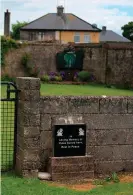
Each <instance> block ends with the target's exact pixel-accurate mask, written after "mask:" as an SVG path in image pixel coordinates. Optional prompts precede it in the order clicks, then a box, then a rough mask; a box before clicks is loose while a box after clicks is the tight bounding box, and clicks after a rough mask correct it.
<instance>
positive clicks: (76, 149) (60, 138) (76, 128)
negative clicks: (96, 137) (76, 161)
mask: <svg viewBox="0 0 133 195" xmlns="http://www.w3.org/2000/svg"><path fill="white" fill-rule="evenodd" d="M53 141H54V151H53V152H54V157H67V156H85V154H86V125H85V124H78V125H55V127H54V131H53Z"/></svg>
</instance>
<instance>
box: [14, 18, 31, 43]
mask: <svg viewBox="0 0 133 195" xmlns="http://www.w3.org/2000/svg"><path fill="white" fill-rule="evenodd" d="M27 24H28V22H19V21H17V23H16V24H12V33H11V37H12V38H13V39H15V40H19V39H20V28H22V27H23V26H25V25H27Z"/></svg>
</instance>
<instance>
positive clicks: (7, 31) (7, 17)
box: [4, 9, 10, 36]
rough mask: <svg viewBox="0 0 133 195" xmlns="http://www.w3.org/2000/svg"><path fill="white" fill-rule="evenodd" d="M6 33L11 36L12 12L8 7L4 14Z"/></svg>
mask: <svg viewBox="0 0 133 195" xmlns="http://www.w3.org/2000/svg"><path fill="white" fill-rule="evenodd" d="M4 35H5V36H10V12H9V11H8V9H7V10H6V12H5V14H4Z"/></svg>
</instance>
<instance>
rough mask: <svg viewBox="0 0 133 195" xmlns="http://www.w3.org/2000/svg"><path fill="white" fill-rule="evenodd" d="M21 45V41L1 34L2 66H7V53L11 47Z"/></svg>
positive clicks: (15, 47)
mask: <svg viewBox="0 0 133 195" xmlns="http://www.w3.org/2000/svg"><path fill="white" fill-rule="evenodd" d="M20 46H21V44H20V43H18V42H16V41H15V40H14V39H11V38H9V37H4V36H1V66H5V54H6V53H8V51H9V50H11V49H13V48H14V49H17V48H19V47H20Z"/></svg>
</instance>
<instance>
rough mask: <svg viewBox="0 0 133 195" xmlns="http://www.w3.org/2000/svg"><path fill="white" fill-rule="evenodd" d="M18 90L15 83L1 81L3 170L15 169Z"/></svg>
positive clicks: (0, 106)
mask: <svg viewBox="0 0 133 195" xmlns="http://www.w3.org/2000/svg"><path fill="white" fill-rule="evenodd" d="M17 102H18V90H17V87H16V85H15V84H14V83H11V82H1V105H0V108H1V170H2V171H9V170H12V169H14V166H15V159H16V157H15V155H16V139H17Z"/></svg>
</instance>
